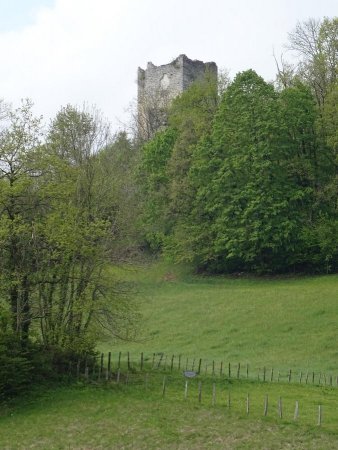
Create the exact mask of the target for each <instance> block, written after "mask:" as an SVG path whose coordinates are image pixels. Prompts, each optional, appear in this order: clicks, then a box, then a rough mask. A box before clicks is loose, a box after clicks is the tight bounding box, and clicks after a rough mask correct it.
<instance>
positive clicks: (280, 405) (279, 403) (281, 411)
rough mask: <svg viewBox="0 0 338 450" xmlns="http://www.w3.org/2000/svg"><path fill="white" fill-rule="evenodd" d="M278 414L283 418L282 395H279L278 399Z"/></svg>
mask: <svg viewBox="0 0 338 450" xmlns="http://www.w3.org/2000/svg"><path fill="white" fill-rule="evenodd" d="M278 415H279V418H280V419H282V418H283V403H282V397H279V399H278Z"/></svg>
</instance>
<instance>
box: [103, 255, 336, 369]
mask: <svg viewBox="0 0 338 450" xmlns="http://www.w3.org/2000/svg"><path fill="white" fill-rule="evenodd" d="M125 276H127V277H129V279H131V280H134V281H135V282H136V283H137V286H138V290H139V303H140V308H141V312H142V314H143V319H142V330H141V333H140V335H139V337H138V339H139V342H136V343H135V342H119V343H114V342H104V343H102V344H101V345H100V350H102V351H104V352H107V351H112V352H117V351H124V352H125V351H130V352H131V355H132V356H133V357H135V358H138V357H139V354H140V352H145V353H152V352H156V353H157V352H164V353H167V354H176V355H177V354H179V353H181V354H182V355H185V356H188V357H196V358H200V357H201V358H203V359H204V360H209V361H211V360H213V359H215V360H218V361H224V362H233V363H238V362H241V363H242V364H246V363H249V364H250V365H251V367H252V368H256V369H258V368H259V367H263V366H266V367H269V368H272V367H273V368H275V369H281V370H288V369H290V368H291V369H293V370H295V371H300V370H302V371H304V372H305V371H307V370H314V371H316V372H320V371H322V372H328V373H331V372H332V374H334V375H338V348H337V342H338V306H337V305H338V276H337V275H331V276H317V277H297V278H296V277H295V278H277V279H276V278H271V279H269V278H246V277H237V278H234V277H201V276H193V275H191V274H190V273H189V271H188V270H187V269H185V270H183V269H182V268H178V267H176V268H175V267H174V268H173V267H170V266H168V265H166V264H164V263H162V264H157V265H155V266H154V265H153V266H151V265H149V266H148V267H143V268H141V269H140V270H139V271H136V270H135V271H133V270H130V271H128V272H126V275H125Z"/></svg>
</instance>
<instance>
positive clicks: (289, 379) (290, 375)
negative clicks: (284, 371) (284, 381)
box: [289, 369, 291, 383]
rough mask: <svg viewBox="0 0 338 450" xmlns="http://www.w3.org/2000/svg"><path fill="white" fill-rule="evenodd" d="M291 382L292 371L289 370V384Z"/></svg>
mask: <svg viewBox="0 0 338 450" xmlns="http://www.w3.org/2000/svg"><path fill="white" fill-rule="evenodd" d="M290 382H291V369H290V370H289V383H290Z"/></svg>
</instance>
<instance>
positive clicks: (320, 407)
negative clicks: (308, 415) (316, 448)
mask: <svg viewBox="0 0 338 450" xmlns="http://www.w3.org/2000/svg"><path fill="white" fill-rule="evenodd" d="M322 413H323V412H322V405H319V406H318V422H317V425H318V426H319V427H320V426H321V424H322V419H323V417H322Z"/></svg>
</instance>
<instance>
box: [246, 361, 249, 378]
mask: <svg viewBox="0 0 338 450" xmlns="http://www.w3.org/2000/svg"><path fill="white" fill-rule="evenodd" d="M246 377H247V378H249V364H247V365H246Z"/></svg>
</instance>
